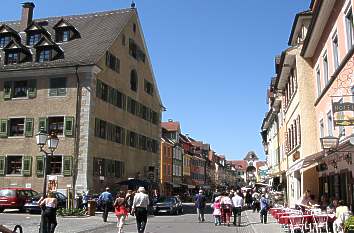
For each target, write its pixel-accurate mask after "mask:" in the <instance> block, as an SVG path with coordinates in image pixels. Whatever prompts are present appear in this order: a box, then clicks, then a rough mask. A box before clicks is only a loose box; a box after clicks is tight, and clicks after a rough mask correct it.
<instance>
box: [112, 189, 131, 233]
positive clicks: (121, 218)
mask: <svg viewBox="0 0 354 233" xmlns="http://www.w3.org/2000/svg"><path fill="white" fill-rule="evenodd" d="M125 197H126V195H125V192H123V191H120V192H119V193H118V194H117V198H116V200H115V201H114V204H113V206H114V213H115V215H116V217H117V227H118V233H122V232H123V226H124V222H125V220H126V218H127V216H128V210H127V207H126V206H127V201H126V198H125Z"/></svg>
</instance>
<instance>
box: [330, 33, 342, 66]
mask: <svg viewBox="0 0 354 233" xmlns="http://www.w3.org/2000/svg"><path fill="white" fill-rule="evenodd" d="M335 39H336V40H337V50H336V51H337V52H336V53H337V61H336V59H335V53H334V40H335ZM331 42H332V53H333V54H332V55H333V72H335V71H336V70H337V69H338V67H339V65H340V54H339V52H340V51H339V50H340V49H339V38H338V31H337V29H336V30H334V33H333V35H332V41H331ZM327 60H328V58H327ZM336 62H337V63H338V64H337V66H336Z"/></svg>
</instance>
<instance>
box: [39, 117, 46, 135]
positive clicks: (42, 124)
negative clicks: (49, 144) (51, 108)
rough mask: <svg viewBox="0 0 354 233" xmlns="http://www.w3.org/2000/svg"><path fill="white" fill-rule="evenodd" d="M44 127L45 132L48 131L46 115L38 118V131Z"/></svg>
mask: <svg viewBox="0 0 354 233" xmlns="http://www.w3.org/2000/svg"><path fill="white" fill-rule="evenodd" d="M41 128H43V129H44V131H45V132H47V131H48V119H47V118H46V117H40V118H39V119H38V131H39V130H41Z"/></svg>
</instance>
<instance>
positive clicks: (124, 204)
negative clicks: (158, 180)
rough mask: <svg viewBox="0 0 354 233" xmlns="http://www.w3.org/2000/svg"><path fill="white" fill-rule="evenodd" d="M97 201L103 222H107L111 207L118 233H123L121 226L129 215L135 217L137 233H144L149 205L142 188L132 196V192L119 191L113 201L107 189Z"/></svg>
mask: <svg viewBox="0 0 354 233" xmlns="http://www.w3.org/2000/svg"><path fill="white" fill-rule="evenodd" d="M98 201H99V202H100V203H101V205H102V209H103V213H102V218H103V221H104V222H107V217H108V212H109V209H110V207H111V206H112V205H113V207H114V213H115V215H116V217H117V227H118V233H122V232H123V226H124V223H125V220H126V219H127V217H128V215H129V214H131V215H133V216H134V215H135V216H136V224H137V229H138V233H144V231H145V227H146V223H147V215H148V206H149V204H150V200H149V196H148V195H147V194H146V190H145V188H144V187H139V189H138V190H137V192H136V193H135V194H134V195H133V192H132V190H128V191H127V192H124V191H120V192H118V194H117V196H116V198H115V199H114V200H113V196H112V194H111V193H110V189H109V188H108V187H107V188H106V191H105V192H103V193H101V195H100V196H99V198H98Z"/></svg>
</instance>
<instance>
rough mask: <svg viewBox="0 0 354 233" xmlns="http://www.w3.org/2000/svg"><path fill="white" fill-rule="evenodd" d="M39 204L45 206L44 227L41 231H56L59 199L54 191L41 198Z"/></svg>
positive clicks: (47, 232)
mask: <svg viewBox="0 0 354 233" xmlns="http://www.w3.org/2000/svg"><path fill="white" fill-rule="evenodd" d="M39 206H40V207H41V208H44V223H45V224H44V226H43V227H44V229H43V230H42V231H41V232H46V233H54V231H55V228H56V226H57V224H58V223H57V207H58V200H57V199H56V197H55V195H54V193H53V192H49V193H48V197H46V198H44V199H42V198H41V199H40V200H39Z"/></svg>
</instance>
